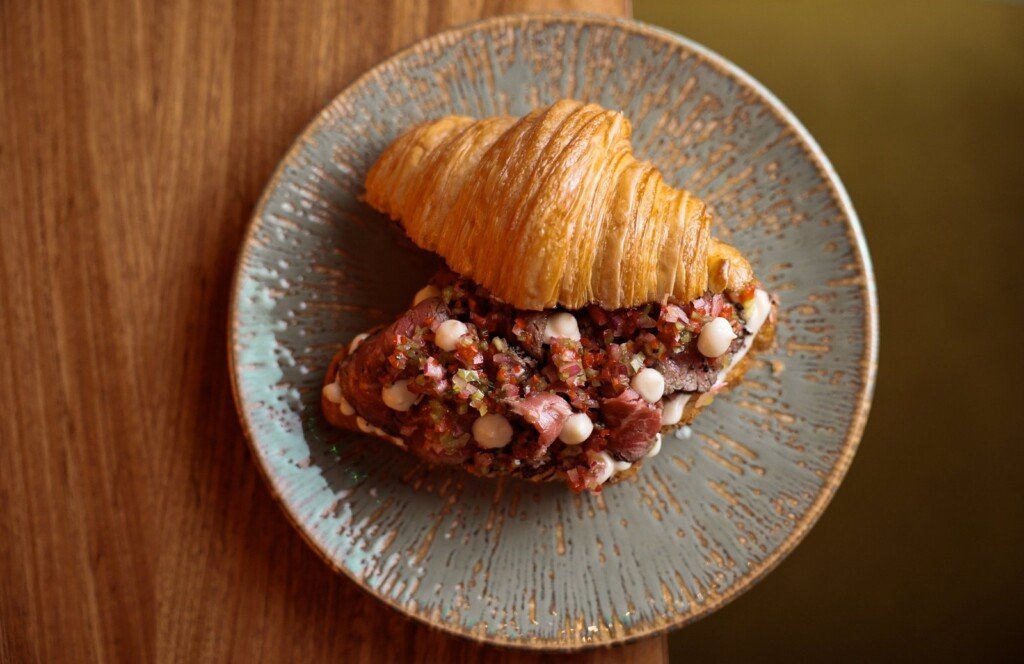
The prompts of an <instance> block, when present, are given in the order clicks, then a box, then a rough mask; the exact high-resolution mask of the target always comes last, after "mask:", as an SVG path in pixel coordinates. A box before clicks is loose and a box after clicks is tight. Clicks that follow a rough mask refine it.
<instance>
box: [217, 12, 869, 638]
mask: <svg viewBox="0 0 1024 664" xmlns="http://www.w3.org/2000/svg"><path fill="white" fill-rule="evenodd" d="M562 97H572V98H577V99H582V100H585V101H595V102H598V103H600V104H602V105H604V106H606V107H608V108H614V109H621V110H623V111H624V112H625V113H626V115H627V116H628V117H629V118H630V119H631V120H632V122H633V126H634V146H635V149H636V151H637V153H638V155H639V156H640V157H642V158H646V159H650V160H652V161H654V163H655V164H656V165H657V166H658V167H660V168H661V169H662V171H663V172H664V173H665V175H666V177H667V179H668V180H669V182H672V183H674V184H675V185H677V186H684V187H686V188H688V189H691V190H692V191H694V192H695V193H696V194H698V195H699V196H701V197H702V198H704V200H706V201H707V202H708V203H709V205H710V206H711V208H712V210H713V211H714V212H715V214H716V216H717V218H718V220H719V221H718V222H717V223H718V226H717V230H716V233H717V234H719V235H720V236H721V237H723V239H726V240H727V241H730V242H732V243H733V244H735V245H736V246H738V247H740V248H741V249H742V250H743V251H744V252H746V254H747V255H748V256H749V257H750V259H751V261H752V262H753V263H754V265H755V268H756V269H757V271H758V274H759V275H760V276H761V278H762V279H763V280H764V281H765V282H766V283H767V284H768V285H769V286H770V287H771V288H772V289H773V290H775V291H777V292H778V293H779V296H780V298H781V302H782V304H781V307H780V324H779V341H778V348H777V350H776V351H775V352H774V353H768V354H765V355H762V356H761V358H760V360H759V362H758V364H757V366H756V367H755V368H754V369H752V370H751V371H750V373H749V374H748V378H747V380H746V382H745V383H743V384H742V386H740V387H739V388H738V389H736V390H734V391H733V392H732V393H730V394H728V395H727V396H725V397H722V398H719V399H718V400H716V402H715V403H714V404H713V405H712V406H711V407H710V408H708V409H707V410H706V411H705V412H704V413H703V414H702V415H701V417H700V418H698V420H697V422H696V424H695V426H694V430H693V435H692V436H691V437H689V438H686V439H677V438H668V439H667V440H666V441H665V446H664V448H663V452H662V453H661V455H660V456H658V457H656V458H655V459H653V460H651V462H648V463H647V464H646V466H645V467H644V468H643V469H642V471H641V472H640V473H639V474H638V476H637V477H635V478H633V479H632V480H630V481H628V482H625V483H622V484H620V485H617V486H613V487H610V488H609V489H608V490H607V491H605V492H604V493H603V494H602V495H600V496H596V497H591V496H575V495H572V494H571V493H570V492H568V491H567V490H566V489H565V488H564V487H563V486H561V485H540V486H538V485H532V484H526V483H520V482H518V481H513V480H505V481H488V480H482V479H476V478H472V477H470V476H468V475H465V474H463V473H462V472H460V471H457V470H434V471H431V470H427V469H425V468H423V467H421V466H420V465H419V464H418V463H417V462H416V461H415V460H414V459H412V458H410V457H407V456H405V455H404V454H403V453H401V452H400V451H398V450H396V449H393V448H392V447H391V446H390V445H387V444H385V443H381V442H376V441H373V440H370V439H366V438H364V437H362V436H359V435H353V434H345V433H339V432H336V431H333V430H329V429H327V428H326V427H325V424H324V422H323V420H322V419H321V416H320V414H319V412H318V411H319V384H320V380H321V376H322V372H323V371H324V369H325V367H326V366H327V363H328V360H329V359H330V357H331V355H332V354H333V353H334V352H335V351H336V350H337V349H338V348H339V346H340V344H342V343H344V342H346V341H347V340H348V339H350V338H351V337H352V336H354V335H355V334H357V333H358V332H360V331H362V330H365V329H366V328H369V327H371V326H373V325H376V324H379V323H382V322H386V321H388V320H390V319H391V317H392V316H393V315H394V314H396V313H397V312H399V311H400V310H403V309H404V308H405V307H406V305H407V303H408V302H409V300H410V298H411V296H412V294H413V293H414V292H415V291H416V290H417V288H418V287H419V286H421V285H422V283H423V282H424V281H425V279H426V278H427V277H428V276H429V274H430V273H431V272H432V271H433V269H434V268H435V266H436V264H437V263H436V259H435V258H433V257H432V256H430V255H428V254H425V253H424V252H421V251H419V250H418V249H416V248H415V247H414V246H413V245H411V243H410V242H408V241H407V240H405V239H404V238H403V236H402V235H401V233H400V231H398V230H397V229H396V227H395V226H393V225H392V224H390V223H387V222H386V220H385V219H384V218H383V217H381V216H380V215H378V214H376V213H374V212H373V211H372V210H370V209H369V208H367V207H366V206H365V205H363V204H362V203H360V201H359V195H360V193H361V190H362V182H363V178H364V176H365V174H366V171H367V169H368V168H369V166H370V165H371V164H372V163H373V161H374V159H375V158H376V157H377V155H378V154H379V153H380V152H381V150H382V149H383V148H384V147H385V146H386V145H387V144H388V142H389V141H391V140H392V139H393V138H395V136H396V135H397V134H399V133H400V132H401V131H402V130H403V129H405V128H406V127H408V126H409V125H411V124H413V123H415V122H419V121H422V120H426V119H431V118H436V117H438V116H441V115H445V114H449V113H460V114H467V115H473V116H486V115H493V114H498V113H511V114H516V115H521V114H524V113H526V112H527V111H529V110H530V109H531V108H533V107H535V106H538V105H541V104H547V103H550V102H552V101H554V100H556V99H559V98H562ZM876 346H877V324H876V318H875V301H874V287H873V281H872V275H871V268H870V262H869V259H868V255H867V249H866V246H865V244H864V241H863V238H862V236H861V231H860V228H859V226H858V224H857V221H856V216H855V214H854V212H853V209H852V207H851V206H850V203H849V201H848V199H847V197H846V194H845V192H844V191H843V188H842V185H841V184H840V183H839V181H838V179H837V178H836V176H835V173H834V172H833V171H832V169H831V167H830V166H829V164H828V162H827V160H826V159H825V157H824V156H823V155H822V153H821V151H820V149H819V148H818V147H817V145H816V144H815V143H814V142H813V140H812V139H811V138H810V137H809V136H808V134H807V133H806V131H805V130H804V129H803V128H802V127H801V126H800V125H799V123H798V122H797V121H796V120H795V119H794V118H793V117H792V115H791V114H790V113H789V112H788V111H786V110H785V109H784V108H783V107H782V106H781V104H780V103H779V102H778V101H777V100H776V99H775V98H774V97H773V96H771V94H770V93H768V92H767V91H766V90H764V88H762V87H761V86H760V85H759V84H757V83H756V82H755V81H753V80H752V79H751V78H750V77H749V76H747V75H746V74H744V73H743V72H741V71H739V70H738V69H737V68H736V67H735V66H734V65H732V64H730V63H728V62H727V61H725V60H724V59H722V58H721V57H720V56H717V55H715V54H714V53H711V52H709V51H707V50H706V49H704V48H703V47H701V46H699V45H697V44H695V43H693V42H690V41H687V40H685V39H683V38H681V37H678V36H676V35H673V34H671V33H668V32H664V31H661V30H658V29H654V28H651V27H648V26H644V25H641V24H637V23H634V22H628V21H620V20H614V19H606V18H596V17H589V16H586V17H584V16H566V15H562V16H536V15H535V16H512V17H502V18H497V19H491V20H488V21H484V22H481V23H476V24H473V25H470V26H467V27H464V28H461V29H457V30H454V31H450V32H446V33H442V34H440V35H437V36H435V37H432V38H430V39H428V40H426V41H423V42H420V43H419V44H417V45H415V46H414V47H412V48H410V49H408V50H406V51H404V52H402V53H400V54H398V55H396V56H395V57H393V58H391V59H390V60H388V61H386V62H385V63H383V64H382V65H380V66H378V67H377V68H375V69H373V70H372V71H370V72H369V73H368V74H366V75H365V76H364V77H362V78H361V79H359V80H358V81H356V82H355V83H354V84H353V85H352V86H351V87H349V88H348V89H346V90H345V91H344V92H343V93H342V94H341V95H340V96H339V97H338V98H337V99H335V100H334V101H333V102H332V103H331V104H330V106H328V107H327V108H326V109H325V110H324V111H323V112H322V113H321V114H320V116H319V117H317V118H316V119H315V120H314V122H313V123H312V124H311V125H310V126H309V128H307V129H306V131H305V132H304V133H303V134H302V136H301V137H300V138H299V139H298V141H297V142H296V144H295V145H294V146H293V148H292V149H291V151H290V152H289V153H288V155H287V156H286V157H285V159H284V161H283V162H282V164H281V166H280V167H279V169H278V171H277V173H276V174H275V176H274V178H273V180H272V181H271V182H270V184H269V185H268V188H267V191H266V192H265V194H264V197H263V199H262V200H261V202H260V204H259V206H258V207H257V209H256V211H255V215H254V219H253V222H252V225H251V227H250V229H249V232H248V234H247V236H246V238H245V241H244V245H243V247H242V252H241V256H240V258H239V265H238V270H237V273H236V279H235V285H234V292H233V303H232V311H231V330H230V351H231V353H230V354H231V361H232V376H233V381H234V389H235V396H236V400H237V403H238V406H239V410H240V413H241V416H242V420H243V424H244V426H245V429H246V431H247V433H248V436H249V439H250V441H251V443H252V447H253V450H254V453H255V456H256V458H257V460H258V462H259V464H260V465H261V467H262V469H263V471H264V473H265V475H266V477H267V478H268V481H269V484H270V486H271V489H272V491H273V492H274V493H275V494H276V495H277V497H278V498H279V500H280V501H281V503H282V505H283V507H284V509H285V510H286V512H287V513H288V515H289V516H290V518H291V519H292V520H293V521H294V522H295V524H296V526H297V527H298V529H299V530H300V532H302V533H303V535H304V536H305V537H306V538H307V539H308V541H309V542H310V544H311V545H312V546H313V547H314V548H315V549H316V550H317V551H318V552H320V554H321V555H322V556H323V557H324V559H325V560H327V561H328V562H329V563H330V564H331V565H332V566H334V567H335V568H337V569H338V570H340V571H342V572H344V573H345V574H347V575H349V576H350V577H351V578H353V579H354V580H355V581H356V582H357V583H359V584H360V585H361V586H363V587H364V588H365V589H366V590H367V591H369V592H370V593H372V594H373V595H375V596H377V597H378V598H380V599H381V600H383V601H385V602H387V603H389V604H390V605H392V606H394V607H396V608H398V609H399V610H401V611H403V612H406V613H408V614H410V615H413V616H415V617H417V618H419V619H421V620H424V621H426V622H428V623H431V624H434V625H436V626H438V627H441V628H443V629H447V630H450V631H453V632H456V633H460V634H464V635H467V636H471V637H474V638H478V639H482V640H487V641H491V642H498V643H504V644H508V645H514V646H521V647H534V648H562V649H568V648H579V647H583V646H587V645H595V644H607V643H612V642H616V641H620V640H623V639H626V638H630V637H635V636H640V635H644V634H649V633H652V632H654V631H658V630H662V629H665V628H668V627H673V626H678V625H681V624H684V623H686V622H688V621H690V620H693V619H695V618H697V617H700V616H702V615H705V614H707V613H708V612H710V611H712V610H714V609H715V608H716V607H718V606H720V605H722V604H723V603H724V602H726V601H728V600H729V599H730V598H732V597H734V596H735V595H736V594H737V593H739V592H741V591H743V590H744V589H746V588H748V587H749V586H750V585H751V584H752V583H754V582H755V581H756V580H757V579H758V578H760V577H761V576H762V575H763V574H764V573H765V572H766V571H768V570H769V569H771V568H772V566H773V565H775V564H776V563H777V562H778V561H779V560H780V559H781V558H782V557H783V556H785V554H786V553H788V552H789V551H790V550H791V549H792V548H793V547H794V546H795V545H796V543H797V542H798V541H799V540H800V539H801V538H802V537H803V535H804V534H805V533H806V532H807V530H808V528H810V526H811V525H812V524H813V523H814V521H815V519H816V518H817V517H818V515H819V514H820V513H821V511H822V510H823V509H824V507H825V505H826V504H827V503H828V500H829V499H830V498H831V496H832V495H833V493H834V492H835V490H836V487H837V486H838V484H839V482H840V480H841V479H842V477H843V474H844V473H845V471H846V469H847V467H848V466H849V464H850V461H851V459H852V456H853V453H854V450H855V448H856V445H857V442H858V440H859V437H860V434H861V431H862V429H863V426H864V421H865V418H866V416H867V410H868V405H869V402H870V397H871V391H872V384H873V379H874V367H875V358H876Z"/></svg>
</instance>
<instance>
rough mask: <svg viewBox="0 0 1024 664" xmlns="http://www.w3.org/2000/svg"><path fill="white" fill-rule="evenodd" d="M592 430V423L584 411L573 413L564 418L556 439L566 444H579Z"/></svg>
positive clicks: (588, 436)
mask: <svg viewBox="0 0 1024 664" xmlns="http://www.w3.org/2000/svg"><path fill="white" fill-rule="evenodd" d="M593 432H594V423H593V422H591V421H590V417H588V416H587V414H586V413H573V414H572V415H570V416H569V417H567V418H565V423H564V424H562V431H561V432H560V433H559V434H558V439H559V440H561V441H562V442H563V443H565V444H566V445H579V444H580V443H582V442H583V441H585V440H586V439H587V438H590V434H591V433H593Z"/></svg>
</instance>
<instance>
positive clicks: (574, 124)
mask: <svg viewBox="0 0 1024 664" xmlns="http://www.w3.org/2000/svg"><path fill="white" fill-rule="evenodd" d="M631 132H632V128H631V126H630V124H629V121H628V120H626V119H625V117H623V115H622V114H621V113H616V112H612V111H608V110H605V109H603V108H601V107H600V106H597V105H595V104H582V103H580V102H576V101H569V100H563V101H559V102H556V103H555V104H553V105H552V106H550V107H547V108H543V109H538V110H536V111H534V112H532V113H530V114H529V115H527V116H525V117H523V118H520V119H516V118H512V117H507V116H500V117H490V118H485V119H482V120H474V119H473V118H468V117H461V116H448V117H444V118H441V119H439V120H436V121H433V122H428V123H425V124H421V125H419V126H416V127H414V128H412V129H411V130H409V131H407V132H406V133H405V134H403V135H402V136H400V137H399V138H398V139H397V140H396V141H395V142H393V143H392V144H391V145H390V146H389V147H388V148H387V149H386V150H385V151H384V153H383V154H382V155H381V157H380V158H379V159H378V161H377V163H376V164H374V166H373V167H372V168H371V169H370V173H369V175H368V176H367V180H366V201H367V202H368V203H369V204H370V205H372V206H373V207H375V208H377V209H378V210H380V211H382V212H384V213H386V214H388V215H389V216H390V217H391V218H393V219H396V220H398V221H399V222H400V223H401V224H402V225H403V227H404V228H405V230H406V232H407V233H408V234H409V237H410V238H412V240H413V241H414V242H416V243H417V244H418V245H419V246H421V247H423V248H424V249H428V250H431V251H434V252H436V253H438V254H440V255H441V256H442V257H443V258H444V259H445V261H446V262H447V263H448V265H449V266H450V267H451V268H452V269H454V270H455V271H457V272H460V273H462V274H463V275H466V276H467V277H470V278H472V279H473V280H475V281H476V282H477V283H479V284H481V285H483V286H484V287H486V288H488V289H489V290H490V291H491V292H492V293H493V294H494V295H495V296H496V297H498V298H500V299H502V300H505V301H506V302H509V303H510V304H512V305H514V306H516V307H518V308H521V309H546V308H550V307H554V306H559V305H560V306H563V307H566V308H569V309H576V308H579V307H582V306H584V305H587V304H590V303H597V304H599V305H601V306H603V307H605V308H608V309H616V308H620V307H632V306H637V305H640V304H644V303H647V302H652V301H661V300H664V299H666V298H668V297H674V298H677V299H679V300H681V301H689V300H692V299H694V298H697V297H699V296H700V295H701V294H703V293H704V292H705V291H706V290H708V289H709V288H710V289H711V290H714V291H716V292H721V291H724V290H740V289H742V288H743V287H744V286H745V285H746V284H747V283H749V282H750V281H752V280H753V276H752V273H751V269H750V264H749V263H748V262H747V261H746V259H744V258H743V256H742V255H740V253H739V252H738V251H737V250H736V249H734V248H733V247H730V246H729V245H727V244H724V243H721V242H719V241H718V240H716V239H714V238H712V237H711V217H710V215H709V213H708V211H707V208H706V206H705V205H704V203H703V202H702V201H700V199H698V198H697V197H696V196H694V195H693V194H691V193H689V192H687V191H684V190H681V189H675V188H673V187H671V186H670V185H668V184H667V183H666V182H665V180H664V178H663V177H662V176H661V173H659V172H658V170H657V169H656V168H654V166H653V165H651V164H650V163H649V162H643V161H639V160H638V159H636V157H634V156H633V150H632V145H631V144H630V134H631Z"/></svg>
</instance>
